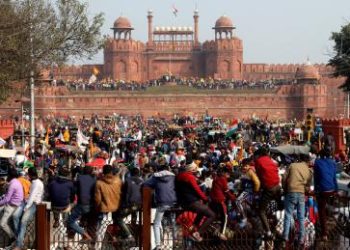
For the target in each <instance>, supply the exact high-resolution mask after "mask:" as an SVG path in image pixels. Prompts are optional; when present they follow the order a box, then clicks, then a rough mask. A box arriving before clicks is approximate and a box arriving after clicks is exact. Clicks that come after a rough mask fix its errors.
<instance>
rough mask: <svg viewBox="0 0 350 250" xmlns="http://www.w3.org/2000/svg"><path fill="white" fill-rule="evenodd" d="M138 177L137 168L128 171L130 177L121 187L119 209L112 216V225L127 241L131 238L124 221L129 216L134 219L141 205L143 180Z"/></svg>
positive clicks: (138, 171)
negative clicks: (119, 230)
mask: <svg viewBox="0 0 350 250" xmlns="http://www.w3.org/2000/svg"><path fill="white" fill-rule="evenodd" d="M120 171H122V170H120ZM140 175H141V173H140V169H139V168H136V167H135V168H132V169H131V170H130V177H129V178H126V179H125V182H124V184H123V185H122V192H121V197H122V198H121V205H120V208H119V209H118V210H117V212H115V213H113V215H112V217H113V221H114V223H115V224H116V225H118V226H119V228H120V229H121V231H122V232H121V234H122V237H123V238H125V239H127V240H133V236H132V235H131V232H130V229H129V227H128V226H127V225H126V224H125V222H124V219H125V218H126V217H127V216H129V215H130V214H131V215H132V218H136V216H137V214H136V212H137V211H139V209H140V207H141V204H142V197H141V185H142V184H143V179H142V177H141V176H140Z"/></svg>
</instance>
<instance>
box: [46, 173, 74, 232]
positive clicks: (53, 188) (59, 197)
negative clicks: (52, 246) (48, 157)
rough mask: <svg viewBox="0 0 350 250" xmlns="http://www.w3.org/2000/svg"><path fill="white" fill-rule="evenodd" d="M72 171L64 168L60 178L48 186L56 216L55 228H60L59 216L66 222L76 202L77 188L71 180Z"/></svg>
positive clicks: (59, 175) (59, 174)
mask: <svg viewBox="0 0 350 250" xmlns="http://www.w3.org/2000/svg"><path fill="white" fill-rule="evenodd" d="M69 176H70V171H69V169H68V168H67V167H65V166H63V167H61V168H60V170H59V172H58V176H57V177H56V178H55V179H54V180H53V181H51V182H50V184H49V185H48V192H49V196H50V200H51V207H52V210H53V214H54V220H55V222H54V225H53V227H54V228H57V227H59V216H60V214H61V215H62V220H63V221H66V220H67V217H68V213H69V212H70V209H71V206H70V205H71V203H73V202H74V196H75V188H74V184H73V181H72V180H71V179H70V178H69Z"/></svg>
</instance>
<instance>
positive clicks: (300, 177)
mask: <svg viewBox="0 0 350 250" xmlns="http://www.w3.org/2000/svg"><path fill="white" fill-rule="evenodd" d="M311 181H312V171H311V169H310V168H309V166H308V165H307V164H306V163H305V162H298V163H292V164H291V165H290V167H289V169H288V172H287V174H286V180H285V182H284V189H285V190H286V191H287V192H288V193H305V191H306V188H308V187H310V185H311Z"/></svg>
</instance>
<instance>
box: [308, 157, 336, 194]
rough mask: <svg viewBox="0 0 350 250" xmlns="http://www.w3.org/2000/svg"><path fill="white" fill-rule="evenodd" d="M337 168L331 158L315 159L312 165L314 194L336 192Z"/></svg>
mask: <svg viewBox="0 0 350 250" xmlns="http://www.w3.org/2000/svg"><path fill="white" fill-rule="evenodd" d="M336 170H337V166H336V163H335V161H334V160H333V159H332V158H320V159H316V161H315V165H314V184H315V191H316V192H329V191H338V183H337V178H336Z"/></svg>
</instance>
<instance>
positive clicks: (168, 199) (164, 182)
mask: <svg viewBox="0 0 350 250" xmlns="http://www.w3.org/2000/svg"><path fill="white" fill-rule="evenodd" d="M144 186H146V187H150V188H152V189H154V190H155V199H156V205H157V206H162V205H169V206H172V205H174V204H175V203H176V190H175V175H174V174H173V173H172V172H170V171H168V170H163V171H160V172H157V173H154V174H153V176H152V177H151V178H149V179H148V180H147V181H145V183H144Z"/></svg>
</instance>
